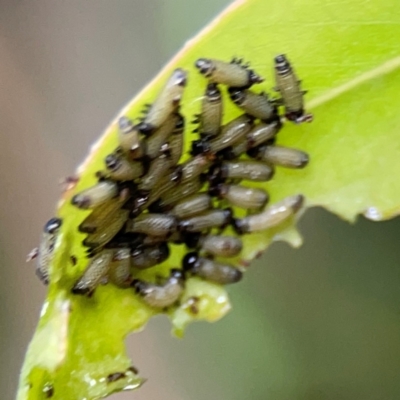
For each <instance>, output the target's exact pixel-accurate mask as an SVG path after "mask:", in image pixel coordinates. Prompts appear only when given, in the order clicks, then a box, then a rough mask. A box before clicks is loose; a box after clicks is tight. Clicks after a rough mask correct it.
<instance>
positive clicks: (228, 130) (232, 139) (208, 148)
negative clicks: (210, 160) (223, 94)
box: [192, 114, 253, 155]
mask: <svg viewBox="0 0 400 400" xmlns="http://www.w3.org/2000/svg"><path fill="white" fill-rule="evenodd" d="M252 127H253V118H251V117H250V116H248V115H246V114H244V115H241V116H239V117H237V118H235V119H234V120H233V121H231V122H229V123H227V124H226V125H224V126H223V127H222V128H221V133H220V134H219V135H218V136H217V137H216V138H214V139H211V140H205V139H201V140H197V141H194V142H193V144H192V155H197V154H202V153H212V154H215V153H218V152H219V151H222V150H224V149H226V148H227V147H229V146H233V145H235V144H236V143H238V142H240V141H242V140H244V139H245V138H246V135H247V134H248V133H249V131H250V130H251V128H252Z"/></svg>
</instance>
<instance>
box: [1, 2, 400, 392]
mask: <svg viewBox="0 0 400 400" xmlns="http://www.w3.org/2000/svg"><path fill="white" fill-rule="evenodd" d="M228 3H229V1H226V0H218V1H217V0H207V1H205V0H203V1H201V2H199V1H196V0H170V1H166V0H164V1H162V0H151V1H144V0H142V1H140V0H118V1H110V0H108V1H107V0H86V1H82V0H68V1H53V0H37V1H31V0H1V1H0V60H1V61H0V135H1V141H0V163H1V167H0V184H1V190H0V204H1V207H0V226H1V229H0V235H1V236H0V243H1V244H0V252H1V254H0V255H1V267H0V268H1V279H0V304H1V308H0V324H1V325H0V338H1V340H0V360H1V364H0V370H1V377H0V387H1V391H2V399H12V398H13V397H14V395H15V391H16V385H17V380H18V373H19V369H20V367H21V364H22V361H23V357H24V352H25V350H26V347H27V345H28V342H29V340H30V338H31V336H32V334H33V332H34V329H35V326H36V323H37V320H38V314H39V311H40V308H41V305H42V301H43V299H44V296H45V288H44V287H43V286H42V285H41V283H40V282H39V281H38V279H36V277H35V276H34V272H33V268H34V267H33V266H32V265H29V264H26V263H25V257H26V254H27V253H28V252H29V250H31V248H33V247H35V246H36V245H37V243H38V240H39V236H40V231H41V229H42V226H43V224H44V222H45V221H46V220H47V219H48V218H49V217H51V216H52V215H53V212H54V207H55V204H56V201H57V199H58V197H59V195H60V189H59V186H58V181H59V179H60V178H62V177H65V176H67V175H69V174H71V173H72V172H73V171H74V170H75V168H76V166H77V165H78V164H79V163H80V162H81V161H82V159H83V157H84V156H85V155H86V153H87V150H88V147H89V145H90V144H91V143H92V142H93V141H94V140H95V139H96V138H97V137H98V136H99V134H100V133H101V132H102V131H103V129H104V128H105V126H106V125H107V124H108V122H109V121H110V120H111V118H112V117H113V116H114V115H115V114H116V112H117V111H118V110H119V109H120V108H121V107H122V106H123V105H124V104H125V103H126V102H127V101H128V100H129V99H130V98H131V97H132V96H133V95H134V94H135V93H136V92H137V91H138V90H139V89H140V88H142V87H143V86H144V84H145V83H146V82H147V81H149V80H150V79H151V78H152V77H153V76H154V75H155V74H156V73H157V72H158V71H159V69H160V68H161V67H162V66H163V64H164V63H165V62H166V61H167V60H168V59H169V58H170V57H171V56H172V55H173V54H174V53H175V52H176V51H177V50H178V49H179V48H180V47H181V46H182V45H183V43H184V41H185V40H187V39H188V38H190V37H191V36H192V35H193V34H195V33H196V32H197V31H198V30H199V29H200V28H201V27H202V26H203V25H204V24H205V23H206V22H208V21H209V20H210V19H211V18H212V17H213V16H214V15H215V14H216V13H218V12H219V11H220V10H221V9H222V8H223V7H224V6H225V5H226V4H228ZM300 228H301V231H302V232H303V234H304V238H305V245H304V246H303V247H302V248H301V249H300V250H292V249H291V248H289V247H288V246H287V245H286V244H275V245H273V246H272V247H271V248H270V250H269V251H268V253H267V254H266V255H265V256H264V257H263V258H262V259H261V260H259V261H258V262H257V263H254V265H253V266H252V268H251V271H250V272H249V273H248V274H247V275H246V278H245V280H244V282H243V283H241V284H239V285H235V286H234V287H230V288H229V291H230V293H231V299H232V303H233V307H234V309H233V311H232V312H231V313H230V314H229V315H228V316H227V317H225V318H224V319H223V320H222V321H220V322H218V323H216V324H213V325H210V324H207V323H198V324H194V325H191V326H190V327H189V329H188V331H187V334H186V337H185V338H184V340H177V339H175V338H172V337H171V336H170V333H169V331H170V324H169V322H168V321H167V320H166V319H165V318H156V319H154V320H152V321H151V323H150V324H149V326H148V327H147V328H146V329H145V331H144V332H142V333H139V334H135V335H133V336H131V337H130V338H129V340H128V346H129V351H130V355H131V357H132V358H133V361H134V364H135V365H136V366H139V367H140V371H141V374H142V376H145V377H148V378H149V381H148V382H147V383H146V384H145V385H144V386H143V388H142V389H140V390H139V391H136V392H133V393H124V394H117V395H115V396H114V398H115V399H118V400H123V399H125V400H126V399H131V398H135V399H139V400H140V399H143V400H144V399H146V400H153V399H154V400H156V399H161V398H162V399H164V400H181V399H182V400H188V399H191V400H203V399H220V400H225V399H226V400H228V399H229V400H239V399H260V400H261V399H267V398H268V399H273V400H289V399H290V400H294V399H296V400H297V399H298V400H317V399H318V400H330V399H332V400H333V399H335V400H336V399H341V400H342V399H349V400H350V399H351V400H356V399H362V400H370V399H385V400H387V399H399V398H400V379H399V373H400V342H399V337H400V319H399V317H400V308H399V306H400V293H399V290H398V288H399V285H400V270H399V261H400V251H399V246H398V244H399V240H398V238H399V232H400V222H399V220H394V221H390V222H383V223H373V222H368V221H366V220H364V219H361V220H360V221H359V222H358V223H357V224H356V225H355V226H350V225H348V224H346V223H344V222H342V221H340V220H338V219H337V218H336V217H334V216H332V215H329V214H328V213H326V212H324V211H322V210H312V211H309V212H308V213H307V214H306V215H305V217H304V218H303V220H302V223H301V224H300ZM71 400H72V399H71Z"/></svg>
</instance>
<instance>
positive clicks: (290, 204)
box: [233, 194, 304, 234]
mask: <svg viewBox="0 0 400 400" xmlns="http://www.w3.org/2000/svg"><path fill="white" fill-rule="evenodd" d="M303 202H304V197H303V195H301V194H298V195H295V196H289V197H286V198H284V199H283V200H281V201H279V202H277V203H275V204H272V205H270V206H269V207H267V208H266V209H265V210H264V211H262V212H261V213H259V214H255V215H250V216H247V217H245V218H242V219H236V220H234V222H233V225H234V228H235V230H236V232H237V233H239V234H244V233H251V232H256V231H263V230H265V229H269V228H273V227H275V226H277V225H280V224H281V223H282V222H284V221H285V220H287V219H288V218H290V217H292V216H293V215H294V214H296V212H297V211H298V210H299V209H300V208H301V206H302V205H303Z"/></svg>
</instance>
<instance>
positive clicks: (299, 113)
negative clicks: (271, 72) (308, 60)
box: [275, 54, 313, 123]
mask: <svg viewBox="0 0 400 400" xmlns="http://www.w3.org/2000/svg"><path fill="white" fill-rule="evenodd" d="M275 83H276V90H277V91H278V92H279V93H280V95H281V97H282V102H283V105H284V107H285V116H286V118H287V119H288V120H289V121H293V122H296V123H300V122H305V121H307V122H311V121H312V120H313V117H312V115H311V114H305V113H304V94H305V92H304V91H302V90H301V88H300V81H299V79H298V78H297V76H296V74H295V72H294V70H293V68H292V66H291V64H290V63H289V61H288V59H287V58H286V56H285V55H284V54H280V55H278V56H276V57H275Z"/></svg>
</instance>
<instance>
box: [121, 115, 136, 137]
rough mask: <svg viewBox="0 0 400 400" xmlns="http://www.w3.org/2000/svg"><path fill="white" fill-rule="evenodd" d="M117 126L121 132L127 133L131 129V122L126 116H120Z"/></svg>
mask: <svg viewBox="0 0 400 400" xmlns="http://www.w3.org/2000/svg"><path fill="white" fill-rule="evenodd" d="M118 127H119V130H120V131H121V132H122V133H129V132H131V131H132V130H133V122H132V121H131V120H130V119H128V118H126V117H120V118H119V120H118Z"/></svg>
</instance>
